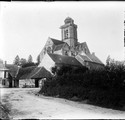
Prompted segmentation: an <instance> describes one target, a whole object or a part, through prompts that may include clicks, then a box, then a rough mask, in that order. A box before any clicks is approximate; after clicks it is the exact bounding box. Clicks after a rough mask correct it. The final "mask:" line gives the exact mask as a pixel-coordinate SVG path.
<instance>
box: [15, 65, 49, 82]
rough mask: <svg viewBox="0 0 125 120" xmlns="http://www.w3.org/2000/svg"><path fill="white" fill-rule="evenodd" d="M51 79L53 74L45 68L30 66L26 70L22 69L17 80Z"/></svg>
mask: <svg viewBox="0 0 125 120" xmlns="http://www.w3.org/2000/svg"><path fill="white" fill-rule="evenodd" d="M46 77H51V73H50V72H49V71H47V70H46V69H45V68H44V67H36V66H30V67H26V68H20V70H19V72H18V75H17V77H16V78H17V79H20V80H21V79H35V78H46Z"/></svg>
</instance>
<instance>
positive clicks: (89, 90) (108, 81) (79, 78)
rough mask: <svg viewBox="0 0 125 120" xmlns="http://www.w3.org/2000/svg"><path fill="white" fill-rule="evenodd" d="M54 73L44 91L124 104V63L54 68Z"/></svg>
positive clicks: (104, 104)
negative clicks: (87, 67) (97, 66)
mask: <svg viewBox="0 0 125 120" xmlns="http://www.w3.org/2000/svg"><path fill="white" fill-rule="evenodd" d="M53 71H54V73H55V76H54V77H53V78H52V79H51V80H48V81H46V82H45V84H44V86H43V88H42V89H41V93H44V94H45V95H49V96H56V95H58V96H59V97H62V98H67V99H70V98H72V97H73V96H76V97H78V98H79V99H81V100H85V99H87V100H89V101H90V102H91V103H92V104H96V105H101V106H105V107H112V108H119V107H122V106H124V105H125V66H124V65H123V64H119V65H117V64H112V63H110V64H108V66H105V68H104V69H102V70H87V69H86V68H71V67H65V66H63V67H62V68H60V69H57V68H53Z"/></svg>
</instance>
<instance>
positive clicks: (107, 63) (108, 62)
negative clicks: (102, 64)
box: [106, 55, 111, 66]
mask: <svg viewBox="0 0 125 120" xmlns="http://www.w3.org/2000/svg"><path fill="white" fill-rule="evenodd" d="M110 62H111V58H110V55H109V56H108V57H107V59H106V66H109V65H110Z"/></svg>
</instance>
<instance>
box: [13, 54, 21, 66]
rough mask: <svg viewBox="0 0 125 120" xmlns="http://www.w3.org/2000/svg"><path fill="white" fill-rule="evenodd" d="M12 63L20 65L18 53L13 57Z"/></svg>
mask: <svg viewBox="0 0 125 120" xmlns="http://www.w3.org/2000/svg"><path fill="white" fill-rule="evenodd" d="M13 64H14V65H20V58H19V56H18V55H17V56H16V57H15V60H14V62H13Z"/></svg>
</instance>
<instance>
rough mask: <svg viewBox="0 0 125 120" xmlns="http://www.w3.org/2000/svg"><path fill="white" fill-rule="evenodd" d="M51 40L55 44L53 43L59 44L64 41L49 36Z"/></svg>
mask: <svg viewBox="0 0 125 120" xmlns="http://www.w3.org/2000/svg"><path fill="white" fill-rule="evenodd" d="M50 39H51V40H52V41H53V43H54V44H55V45H59V44H64V43H65V42H63V41H60V40H57V39H54V38H50Z"/></svg>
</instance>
